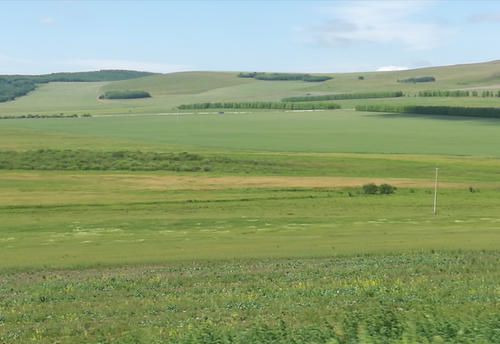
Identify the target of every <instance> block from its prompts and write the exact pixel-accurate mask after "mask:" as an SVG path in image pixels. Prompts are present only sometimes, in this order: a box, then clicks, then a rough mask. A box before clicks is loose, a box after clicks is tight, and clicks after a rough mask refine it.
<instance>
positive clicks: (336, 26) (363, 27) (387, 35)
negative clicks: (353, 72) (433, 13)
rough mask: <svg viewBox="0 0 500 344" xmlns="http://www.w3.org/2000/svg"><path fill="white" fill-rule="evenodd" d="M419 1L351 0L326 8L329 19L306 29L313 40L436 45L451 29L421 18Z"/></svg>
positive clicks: (414, 46) (421, 47)
mask: <svg viewBox="0 0 500 344" xmlns="http://www.w3.org/2000/svg"><path fill="white" fill-rule="evenodd" d="M427 5H428V2H422V1H352V2H348V3H345V5H342V6H340V7H335V8H331V9H329V11H328V12H330V13H331V19H330V20H329V21H328V22H326V23H324V24H323V25H320V26H316V27H315V28H312V29H310V30H309V34H312V37H313V40H314V41H317V42H320V43H323V44H327V45H338V44H355V43H377V44H381V43H399V44H403V45H404V46H405V47H406V48H407V49H410V50H425V49H431V48H433V47H436V46H438V45H439V44H440V43H441V42H442V41H443V40H444V38H446V37H447V36H448V35H449V34H451V33H452V30H451V29H449V28H447V27H445V26H444V25H443V24H442V23H436V22H429V21H422V20H421V19H417V15H418V14H419V12H421V10H422V9H424V8H425V7H426V6H427Z"/></svg>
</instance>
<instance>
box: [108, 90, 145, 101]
mask: <svg viewBox="0 0 500 344" xmlns="http://www.w3.org/2000/svg"><path fill="white" fill-rule="evenodd" d="M150 97H151V95H150V94H149V92H146V91H129V90H125V91H107V92H105V93H104V94H102V95H100V96H99V99H137V98H150Z"/></svg>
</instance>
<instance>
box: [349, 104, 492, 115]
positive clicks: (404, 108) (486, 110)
mask: <svg viewBox="0 0 500 344" xmlns="http://www.w3.org/2000/svg"><path fill="white" fill-rule="evenodd" d="M356 111H370V112H391V113H408V114H421V115H438V116H466V117H485V118H500V108H494V107H465V106H420V105H384V104H378V105H357V106H356Z"/></svg>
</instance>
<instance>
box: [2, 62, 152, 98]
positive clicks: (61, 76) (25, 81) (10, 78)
mask: <svg viewBox="0 0 500 344" xmlns="http://www.w3.org/2000/svg"><path fill="white" fill-rule="evenodd" d="M153 74H154V73H149V72H137V71H131V70H101V71H94V72H77V73H52V74H42V75H0V102H5V101H9V100H13V99H15V98H17V97H21V96H24V95H26V94H27V93H28V92H30V91H33V90H34V89H35V88H36V87H37V86H38V85H39V84H44V83H48V82H56V81H57V82H95V81H116V80H128V79H134V78H140V77H143V76H148V75H153Z"/></svg>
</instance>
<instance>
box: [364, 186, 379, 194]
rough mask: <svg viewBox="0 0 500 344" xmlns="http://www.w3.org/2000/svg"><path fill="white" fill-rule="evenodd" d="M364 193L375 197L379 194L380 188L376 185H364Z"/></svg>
mask: <svg viewBox="0 0 500 344" xmlns="http://www.w3.org/2000/svg"><path fill="white" fill-rule="evenodd" d="M363 192H364V193H365V194H367V195H375V194H376V193H377V192H378V186H377V185H375V184H374V183H370V184H365V185H363Z"/></svg>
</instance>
